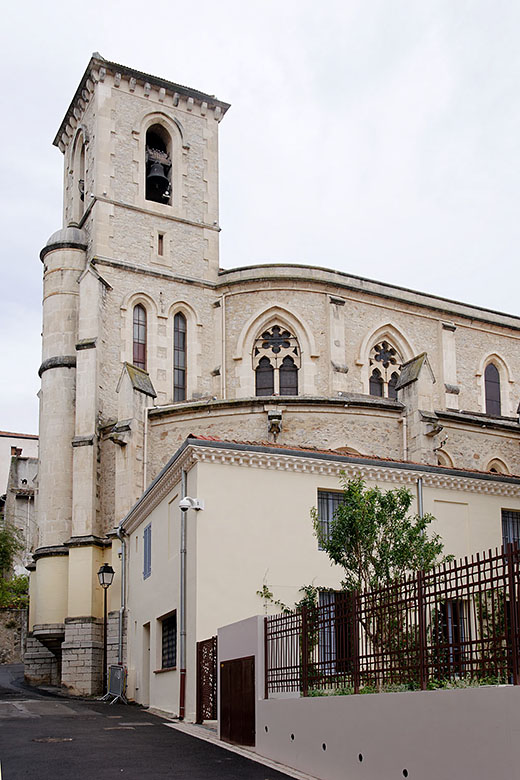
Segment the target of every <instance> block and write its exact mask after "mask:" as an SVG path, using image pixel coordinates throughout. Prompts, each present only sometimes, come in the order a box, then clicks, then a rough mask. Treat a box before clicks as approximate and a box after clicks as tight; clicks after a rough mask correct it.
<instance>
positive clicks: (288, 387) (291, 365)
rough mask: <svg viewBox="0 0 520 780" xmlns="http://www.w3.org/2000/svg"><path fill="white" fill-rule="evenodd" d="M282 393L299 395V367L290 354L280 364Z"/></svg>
mask: <svg viewBox="0 0 520 780" xmlns="http://www.w3.org/2000/svg"><path fill="white" fill-rule="evenodd" d="M280 395H298V369H297V368H296V364H295V362H294V360H293V358H292V357H289V355H287V356H286V357H284V359H283V360H282V365H281V366H280Z"/></svg>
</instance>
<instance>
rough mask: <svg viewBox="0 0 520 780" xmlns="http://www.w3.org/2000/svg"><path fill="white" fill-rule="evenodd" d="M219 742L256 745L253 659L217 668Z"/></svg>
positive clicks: (225, 663) (236, 660) (242, 659)
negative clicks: (218, 683) (218, 677)
mask: <svg viewBox="0 0 520 780" xmlns="http://www.w3.org/2000/svg"><path fill="white" fill-rule="evenodd" d="M220 738H221V739H222V740H224V742H232V743H233V744H235V745H252V746H253V745H254V744H255V659H254V656H251V657H248V658H234V659H233V660H232V661H223V662H222V663H221V664H220Z"/></svg>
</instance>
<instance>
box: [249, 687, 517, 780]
mask: <svg viewBox="0 0 520 780" xmlns="http://www.w3.org/2000/svg"><path fill="white" fill-rule="evenodd" d="M519 707H520V687H513V686H500V687H498V686H497V687H492V686H490V687H482V688H467V689H460V690H452V691H414V692H408V693H379V694H371V695H358V696H328V697H323V698H307V699H304V698H301V699H282V700H279V699H268V700H262V701H259V702H258V720H257V742H256V751H257V752H258V753H259V754H261V755H263V756H266V757H267V758H270V759H273V760H275V761H279V762H281V763H283V764H286V765H287V766H291V767H294V768H295V769H299V770H301V771H303V772H306V773H308V774H311V775H312V776H314V777H316V778H320V780H345V778H348V780H402V778H404V777H408V778H409V780H451V779H452V778H457V780H491V778H492V779H493V780H513V778H516V777H518V767H519V766H520V739H519V737H520V723H519V720H518V709H519ZM292 737H294V739H293V738H292ZM360 757H362V760H360ZM405 771H406V774H405Z"/></svg>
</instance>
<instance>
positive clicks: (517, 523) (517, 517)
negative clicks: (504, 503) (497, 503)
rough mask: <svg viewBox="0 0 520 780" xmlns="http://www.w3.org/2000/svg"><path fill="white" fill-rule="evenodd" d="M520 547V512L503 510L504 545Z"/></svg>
mask: <svg viewBox="0 0 520 780" xmlns="http://www.w3.org/2000/svg"><path fill="white" fill-rule="evenodd" d="M515 542H516V544H519V545H520V512H515V511H513V510H512V509H502V544H503V545H504V547H505V546H506V545H508V544H513V543H515Z"/></svg>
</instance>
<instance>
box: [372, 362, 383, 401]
mask: <svg viewBox="0 0 520 780" xmlns="http://www.w3.org/2000/svg"><path fill="white" fill-rule="evenodd" d="M369 389H370V395H377V396H379V397H380V398H382V397H383V391H384V382H383V377H382V376H381V371H380V370H379V369H378V368H374V370H373V371H372V373H371V374H370V388H369Z"/></svg>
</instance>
